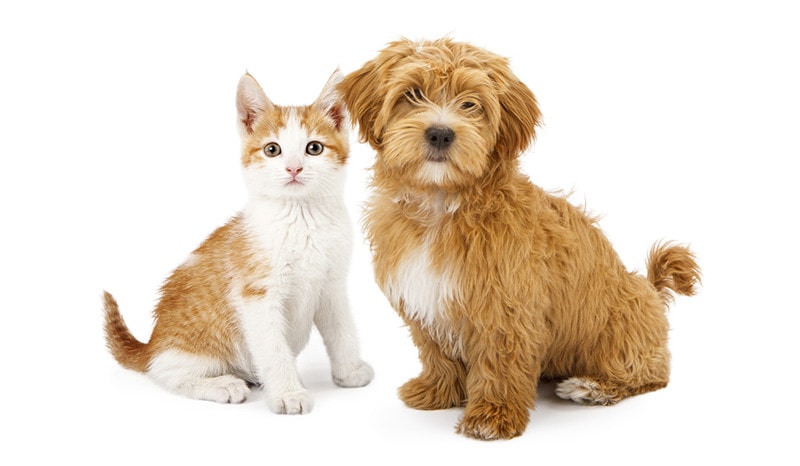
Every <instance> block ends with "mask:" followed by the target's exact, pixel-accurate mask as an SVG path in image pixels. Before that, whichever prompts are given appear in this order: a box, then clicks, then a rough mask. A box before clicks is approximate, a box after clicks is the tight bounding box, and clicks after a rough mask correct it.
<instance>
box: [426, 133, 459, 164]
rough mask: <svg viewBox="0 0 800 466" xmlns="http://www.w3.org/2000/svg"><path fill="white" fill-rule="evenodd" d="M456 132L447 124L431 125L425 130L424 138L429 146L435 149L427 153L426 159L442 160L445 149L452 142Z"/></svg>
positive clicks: (443, 159)
mask: <svg viewBox="0 0 800 466" xmlns="http://www.w3.org/2000/svg"><path fill="white" fill-rule="evenodd" d="M455 138H456V133H455V131H453V130H452V129H451V128H448V127H447V126H431V127H430V128H428V129H426V130H425V140H426V141H428V144H429V145H430V146H431V148H433V149H435V150H432V151H430V152H429V153H428V160H430V161H432V162H444V161H445V154H444V153H445V151H446V150H447V149H448V148H449V147H450V145H451V144H453V140H455Z"/></svg>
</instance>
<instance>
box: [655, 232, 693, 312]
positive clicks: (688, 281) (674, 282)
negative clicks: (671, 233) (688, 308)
mask: <svg viewBox="0 0 800 466" xmlns="http://www.w3.org/2000/svg"><path fill="white" fill-rule="evenodd" d="M647 279H648V280H649V281H650V283H652V284H653V286H654V287H655V288H656V291H658V294H660V295H661V298H662V299H663V300H664V303H666V304H669V303H671V302H672V300H673V299H674V295H673V293H678V294H682V295H684V296H692V295H694V294H695V293H696V292H697V288H696V285H698V284H700V267H699V266H698V265H697V261H696V260H695V256H694V253H692V251H690V250H689V248H687V247H686V246H681V245H677V244H675V243H672V242H666V243H661V242H659V243H656V244H654V245H653V247H652V248H651V249H650V255H649V257H648V260H647Z"/></svg>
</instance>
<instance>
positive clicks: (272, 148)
mask: <svg viewBox="0 0 800 466" xmlns="http://www.w3.org/2000/svg"><path fill="white" fill-rule="evenodd" d="M264 155H266V156H267V157H277V156H279V155H281V146H279V145H278V143H277V142H270V143H269V144H267V145H266V146H264Z"/></svg>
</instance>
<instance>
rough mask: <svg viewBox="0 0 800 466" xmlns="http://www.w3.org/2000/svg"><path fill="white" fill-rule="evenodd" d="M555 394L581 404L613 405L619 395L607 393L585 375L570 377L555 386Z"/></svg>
mask: <svg viewBox="0 0 800 466" xmlns="http://www.w3.org/2000/svg"><path fill="white" fill-rule="evenodd" d="M556 395H558V396H559V398H563V399H565V400H572V401H574V402H576V403H579V404H582V405H603V406H607V405H613V404H614V403H616V402H618V401H619V400H620V399H621V397H620V396H619V395H615V394H614V393H609V392H608V391H607V390H606V389H605V388H604V387H603V385H602V384H600V383H599V382H597V381H595V380H592V379H590V378H586V377H571V378H569V379H566V380H564V381H563V382H560V383H559V384H558V385H557V386H556Z"/></svg>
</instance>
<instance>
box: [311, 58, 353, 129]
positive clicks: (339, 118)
mask: <svg viewBox="0 0 800 466" xmlns="http://www.w3.org/2000/svg"><path fill="white" fill-rule="evenodd" d="M342 79H344V75H342V72H341V71H339V69H338V68H337V69H336V71H334V72H333V74H331V77H330V78H328V82H327V83H325V87H323V88H322V92H321V93H320V94H319V97H317V100H316V101H315V102H314V107H316V108H318V109H320V110H321V111H322V112H323V113H325V114H326V115H328V117H329V118H330V119H331V120H333V123H334V125H336V131H342V129H343V128H342V127H343V126H344V124H345V123H347V108H346V107H345V104H344V99H342V96H341V94H339V89H338V88H339V83H341V82H342Z"/></svg>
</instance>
